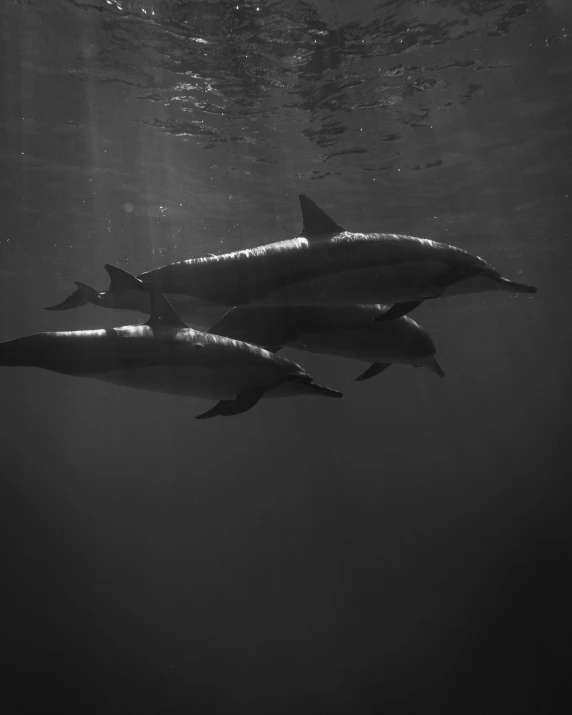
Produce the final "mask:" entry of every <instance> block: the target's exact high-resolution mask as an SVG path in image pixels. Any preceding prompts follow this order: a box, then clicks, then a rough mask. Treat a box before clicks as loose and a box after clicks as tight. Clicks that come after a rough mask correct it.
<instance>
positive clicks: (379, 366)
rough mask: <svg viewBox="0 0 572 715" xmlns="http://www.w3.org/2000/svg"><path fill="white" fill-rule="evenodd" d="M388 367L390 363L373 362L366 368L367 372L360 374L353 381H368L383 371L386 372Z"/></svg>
mask: <svg viewBox="0 0 572 715" xmlns="http://www.w3.org/2000/svg"><path fill="white" fill-rule="evenodd" d="M390 366H391V363H390V362H374V363H372V364H371V365H370V366H369V367H368V368H367V370H365V371H364V372H362V374H361V375H358V376H357V377H356V380H355V381H356V382H361V381H362V380H369V379H370V378H372V377H375V376H376V375H379V374H380V373H382V372H383V371H384V370H387V368H388V367H390Z"/></svg>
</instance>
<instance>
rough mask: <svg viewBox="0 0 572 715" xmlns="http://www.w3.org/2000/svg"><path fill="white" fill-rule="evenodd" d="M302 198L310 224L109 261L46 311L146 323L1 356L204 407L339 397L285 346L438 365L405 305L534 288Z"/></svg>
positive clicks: (9, 348)
mask: <svg viewBox="0 0 572 715" xmlns="http://www.w3.org/2000/svg"><path fill="white" fill-rule="evenodd" d="M300 204H301V207H302V218H303V229H302V231H301V233H300V234H299V236H297V237H296V238H293V239H290V240H286V241H279V242H275V243H269V244H266V245H263V246H259V247H258V248H251V249H246V250H242V251H236V252H233V253H227V254H222V255H217V256H215V255H212V254H209V255H208V256H206V257H204V258H196V259H190V260H187V261H181V262H178V263H173V264H170V265H167V266H163V267H162V268H158V269H155V270H152V271H148V272H146V273H142V274H140V275H138V276H137V277H135V276H133V275H131V274H130V273H128V272H126V271H124V270H122V269H120V268H118V267H115V266H112V265H109V264H107V265H106V266H105V269H106V270H107V272H108V274H109V278H110V285H109V288H108V289H107V290H106V291H96V290H95V289H94V288H92V287H91V286H88V285H86V284H84V283H79V282H78V283H76V286H77V290H76V291H75V292H74V293H73V294H71V295H70V296H69V297H68V298H66V299H65V300H64V301H63V302H62V303H59V304H57V305H55V306H51V307H49V308H47V310H69V309H72V308H76V307H79V306H81V305H86V304H93V305H99V306H102V307H107V308H113V309H120V310H133V311H137V312H142V313H150V316H151V317H150V319H149V321H148V322H147V323H146V324H143V325H129V326H124V327H122V328H114V329H112V330H88V331H75V332H55V333H40V334H38V335H31V336H28V337H25V338H18V339H16V340H11V341H8V342H5V343H0V364H1V365H27V366H34V367H42V368H45V369H48V370H53V371H55V372H60V373H65V374H70V375H76V376H85V377H91V378H95V379H98V380H104V381H106V382H112V383H116V384H121V385H127V386H131V387H137V388H140V389H145V390H153V391H159V392H166V393H170V394H179V395H189V396H195V397H203V398H207V399H214V400H218V402H217V404H216V405H215V407H213V408H212V409H210V410H208V411H207V412H205V413H202V414H201V415H198V418H208V417H214V416H218V415H220V416H230V415H235V414H239V413H241V412H245V411H246V410H248V409H250V408H251V407H254V405H255V404H256V403H257V402H258V401H259V400H260V399H261V398H262V397H277V396H285V395H298V394H317V395H324V396H329V397H341V393H339V392H337V391H336V390H332V389H331V388H328V387H323V386H321V385H318V384H317V383H316V382H315V381H314V380H313V379H312V378H311V377H310V375H308V373H306V372H305V371H304V369H303V368H302V367H300V366H299V365H297V364H296V363H293V362H291V361H289V360H286V359H285V358H283V357H280V356H278V355H276V353H277V352H278V351H279V350H280V349H281V348H283V347H284V346H289V347H292V348H295V349H298V350H305V351H309V352H316V353H322V354H329V355H338V356H342V357H349V358H353V359H356V360H361V361H365V362H369V363H370V365H369V367H368V368H367V369H366V370H365V371H364V372H363V373H361V374H360V375H359V376H358V377H357V378H356V380H359V381H361V380H366V379H368V378H371V377H374V376H375V375H378V374H379V373H381V372H383V371H384V370H385V369H387V367H389V366H390V365H391V364H392V363H401V364H411V365H414V366H416V367H419V366H425V367H427V368H428V369H429V370H431V371H432V372H434V373H436V374H437V375H440V376H441V377H442V376H443V375H444V372H443V370H442V369H441V367H440V366H439V364H438V363H437V361H436V359H435V345H434V343H433V340H432V339H431V336H430V335H429V333H428V332H427V331H426V330H425V329H424V328H422V327H421V326H420V325H419V324H418V323H416V322H415V321H413V320H411V318H409V317H406V316H407V314H408V313H410V312H411V311H413V310H414V309H415V308H417V307H418V306H419V305H421V303H423V302H424V301H425V300H428V299H435V298H442V297H448V296H451V295H456V294H462V293H476V292H483V291H491V290H504V291H511V292H517V293H519V292H520V293H535V292H536V288H534V287H532V286H530V285H526V284H523V283H518V282H515V281H512V280H509V279H507V278H504V277H503V276H502V275H501V274H500V273H499V272H498V271H496V270H495V269H494V268H493V267H492V266H490V265H489V264H488V263H486V262H485V261H484V260H483V259H481V258H479V257H477V256H473V255H471V254H470V253H468V252H466V251H464V250H462V249H459V248H455V247H453V246H450V245H447V244H444V243H437V242H434V241H429V240H426V239H421V238H415V237H412V236H402V235H396V234H385V233H368V234H365V233H352V232H349V231H347V230H346V229H344V228H343V227H342V226H340V225H339V224H337V223H336V222H335V221H333V219H332V218H330V217H329V216H328V215H327V214H326V213H325V212H324V211H322V209H320V208H319V207H318V206H317V205H316V204H315V203H314V202H313V201H312V200H311V199H309V198H308V197H306V196H304V195H300ZM183 318H184V320H185V321H186V322H184V321H183ZM190 326H192V327H190ZM193 328H200V329H201V330H195V329H193ZM202 329H206V330H208V332H202Z"/></svg>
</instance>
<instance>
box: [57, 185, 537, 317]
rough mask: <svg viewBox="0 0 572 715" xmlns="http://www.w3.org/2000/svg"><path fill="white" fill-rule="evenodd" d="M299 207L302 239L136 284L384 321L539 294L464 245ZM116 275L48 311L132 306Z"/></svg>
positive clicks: (217, 300) (234, 302) (197, 261)
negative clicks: (456, 304)
mask: <svg viewBox="0 0 572 715" xmlns="http://www.w3.org/2000/svg"><path fill="white" fill-rule="evenodd" d="M300 204H301V207H302V218H303V229H302V232H301V233H300V235H299V236H298V237H297V238H293V239H290V240H286V241H279V242H277V243H269V244H266V245H264V246H259V247H258V248H249V249H245V250H241V251H235V252H233V253H226V254H221V255H218V256H213V255H209V256H207V257H204V258H193V259H190V260H187V261H181V262H179V263H171V264H170V265H167V266H163V267H162V268H157V269H155V270H152V271H148V272H146V273H142V274H140V275H139V276H138V279H139V281H140V284H139V287H140V288H143V290H145V291H150V290H156V291H160V292H162V293H163V294H165V295H166V296H167V297H168V298H169V299H172V298H173V296H180V297H183V298H191V299H193V300H195V301H198V302H199V303H201V304H203V305H207V306H211V307H214V306H226V307H233V306H238V305H266V306H277V305H332V304H352V303H359V304H376V303H385V304H394V305H393V307H392V308H391V309H390V310H389V311H388V312H387V313H386V315H385V316H381V317H380V318H379V319H380V320H390V319H393V318H398V317H400V316H402V315H405V314H406V313H408V312H410V311H411V310H413V309H414V308H416V307H417V306H418V305H419V304H420V303H421V302H422V301H424V300H427V299H430V298H440V297H446V296H450V295H456V294H460V293H478V292H483V291H490V290H504V291H512V292H515V293H535V292H536V288H534V287H533V286H529V285H526V284H523V283H517V282H515V281H511V280H509V279H507V278H503V277H502V276H501V274H500V273H499V272H498V271H496V270H495V269H494V268H493V267H492V266H490V265H489V264H488V263H487V262H486V261H484V260H483V259H482V258H478V257H477V256H473V255H471V254H470V253H468V252H467V251H464V250H462V249H460V248H455V247H454V246H450V245H448V244H445V243H437V242H435V241H430V240H427V239H423V238H415V237H413V236H403V235H397V234H390V233H353V232H350V231H347V230H346V229H345V228H343V227H342V226H340V225H339V224H337V223H336V222H335V221H334V220H333V219H332V218H330V217H329V216H328V215H327V214H326V213H325V212H324V211H322V209H320V208H319V207H318V206H317V205H316V204H315V203H314V202H313V201H312V200H311V199H309V198H308V197H307V196H305V195H303V194H301V195H300ZM111 277H112V285H111V286H110V290H109V291H106V292H103V293H97V292H96V291H92V292H91V297H90V296H89V295H88V293H89V291H88V290H86V289H87V287H86V286H83V287H82V285H79V286H78V291H76V293H74V294H73V295H72V296H70V297H69V298H67V299H66V300H65V301H64V302H63V303H61V304H59V305H56V306H53V307H52V308H51V309H52V310H63V309H66V308H69V307H76V306H77V305H81V304H84V303H86V302H94V303H96V304H99V305H108V306H109V307H116V308H128V309H129V308H130V305H129V304H128V303H129V300H127V298H126V292H125V291H124V292H121V291H116V290H115V288H114V285H113V276H111ZM124 298H125V300H124ZM132 298H133V295H132V294H131V295H130V299H132ZM147 301H148V298H147ZM395 304H397V305H395ZM147 305H148V304H147ZM175 305H176V303H175Z"/></svg>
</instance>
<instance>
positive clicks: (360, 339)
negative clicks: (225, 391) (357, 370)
mask: <svg viewBox="0 0 572 715" xmlns="http://www.w3.org/2000/svg"><path fill="white" fill-rule="evenodd" d="M385 311H386V306H383V305H344V306H284V307H278V308H269V307H259V306H239V307H237V308H233V309H231V310H230V311H229V312H228V313H227V314H226V315H225V316H224V317H223V318H222V319H221V320H219V321H218V322H217V323H216V324H215V325H214V326H213V327H212V328H211V332H213V333H216V334H217V335H224V336H226V337H229V338H234V339H236V340H243V341H244V342H248V343H254V344H255V345H260V346H261V347H264V348H265V349H266V350H270V351H272V352H278V351H279V350H280V349H281V348H283V347H284V346H288V347H290V348H295V349H297V350H305V351H307V352H313V353H321V354H325V355H336V356H339V357H346V358H353V359H354V360H360V361H365V362H370V363H372V364H371V365H370V367H369V368H368V369H367V370H365V372H363V373H362V374H361V375H360V376H359V377H357V378H356V379H357V380H366V379H368V378H370V377H374V376H375V375H378V374H379V373H380V372H382V371H383V370H385V369H387V368H388V367H389V366H390V365H391V364H392V363H401V364H405V365H414V366H416V367H418V366H424V367H427V368H428V369H429V370H431V372H434V373H435V374H437V375H439V376H440V377H444V375H445V373H444V372H443V370H442V369H441V367H440V365H439V364H438V362H437V360H436V359H435V344H434V343H433V340H432V338H431V335H430V334H429V332H428V331H427V330H425V329H424V328H422V327H421V326H420V325H419V324H418V323H416V322H415V321H414V320H411V318H408V317H401V318H397V319H395V320H390V321H382V322H376V318H378V317H379V316H380V315H383V314H384V312H385Z"/></svg>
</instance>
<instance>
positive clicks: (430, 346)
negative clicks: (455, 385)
mask: <svg viewBox="0 0 572 715" xmlns="http://www.w3.org/2000/svg"><path fill="white" fill-rule="evenodd" d="M402 320H403V321H404V326H403V327H404V328H405V324H407V328H406V330H404V337H405V344H406V349H407V351H408V354H409V356H410V359H411V362H412V363H413V365H415V367H426V368H427V369H428V370H431V372H434V373H435V374H436V375H439V377H445V373H444V371H443V369H442V368H441V366H440V365H439V363H438V362H437V360H436V358H435V353H436V352H437V351H436V348H435V343H434V342H433V338H432V337H431V333H430V332H429V331H428V330H426V329H425V328H423V327H422V326H421V325H419V323H416V322H415V321H414V320H412V319H411V318H407V317H406V318H402Z"/></svg>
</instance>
